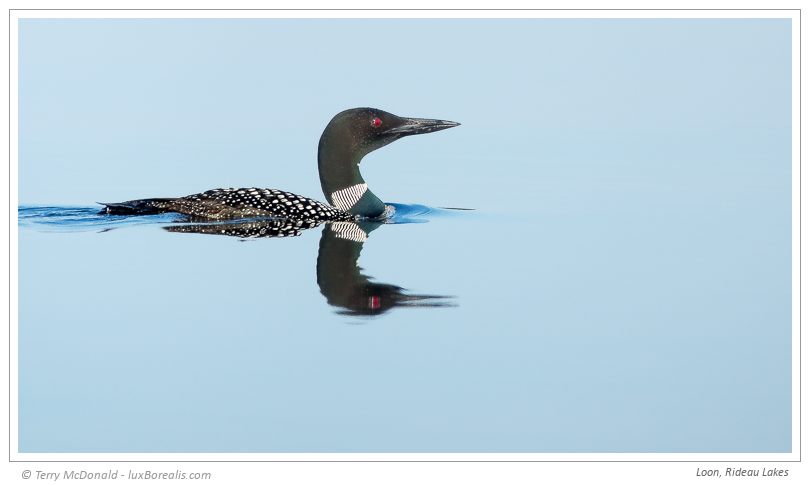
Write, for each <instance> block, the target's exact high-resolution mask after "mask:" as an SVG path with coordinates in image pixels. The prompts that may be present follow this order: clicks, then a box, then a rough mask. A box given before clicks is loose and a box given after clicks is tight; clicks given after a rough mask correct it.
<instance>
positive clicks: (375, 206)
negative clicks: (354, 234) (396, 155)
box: [318, 108, 459, 218]
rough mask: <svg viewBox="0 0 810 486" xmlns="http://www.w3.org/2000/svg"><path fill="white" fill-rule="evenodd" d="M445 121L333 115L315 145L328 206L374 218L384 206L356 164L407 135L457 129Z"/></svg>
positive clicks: (361, 111) (353, 112)
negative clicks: (370, 189)
mask: <svg viewBox="0 0 810 486" xmlns="http://www.w3.org/2000/svg"><path fill="white" fill-rule="evenodd" d="M458 125H459V124H458V123H456V122H452V121H447V120H432V119H427V118H404V117H400V116H397V115H394V114H392V113H388V112H386V111H383V110H379V109H376V108H352V109H350V110H346V111H342V112H340V113H338V114H337V115H335V116H334V117H333V118H332V120H331V121H330V122H329V124H328V125H326V128H325V129H324V131H323V135H321V140H320V143H319V144H318V170H319V172H320V176H321V188H322V189H323V193H324V195H325V196H326V199H327V200H328V201H329V203H330V204H332V205H333V206H336V207H338V208H340V209H343V210H344V211H348V212H349V213H352V214H357V215H359V216H363V217H368V218H375V217H379V216H381V215H382V214H383V213H384V212H385V204H383V202H382V201H380V199H379V198H377V197H376V196H375V195H374V194H373V193H372V192H371V191H369V190H368V186H366V184H365V181H364V180H363V177H362V176H361V175H360V170H359V165H360V161H361V160H362V159H363V157H364V156H365V155H367V154H368V153H369V152H372V151H374V150H377V149H378V148H380V147H384V146H386V145H388V144H389V143H391V142H393V141H395V140H398V139H400V138H402V137H407V136H408V135H419V134H422V133H430V132H436V131H439V130H444V129H445V128H451V127H455V126H458Z"/></svg>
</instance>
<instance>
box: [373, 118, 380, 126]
mask: <svg viewBox="0 0 810 486" xmlns="http://www.w3.org/2000/svg"><path fill="white" fill-rule="evenodd" d="M371 124H372V125H374V126H375V127H379V126H380V125H382V120H380V119H379V118H377V117H374V119H373V120H371Z"/></svg>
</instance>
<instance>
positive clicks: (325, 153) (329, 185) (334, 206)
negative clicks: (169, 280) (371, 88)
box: [102, 108, 458, 222]
mask: <svg viewBox="0 0 810 486" xmlns="http://www.w3.org/2000/svg"><path fill="white" fill-rule="evenodd" d="M457 125H458V123H456V122H451V121H445V120H430V119H422V118H402V117H398V116H396V115H392V114H391V113H387V112H385V111H382V110H378V109H375V108H354V109H351V110H346V111H343V112H341V113H338V114H337V115H335V117H334V118H332V121H330V122H329V124H328V125H327V126H326V128H325V129H324V131H323V135H321V139H320V142H319V144H318V172H319V174H320V178H321V188H322V189H323V193H324V195H325V196H326V199H327V201H328V202H329V203H330V204H331V205H330V204H324V203H322V202H320V201H316V200H314V199H310V198H307V197H304V196H299V195H297V194H293V193H290V192H285V191H280V190H277V189H259V188H238V189H234V188H231V189H212V190H210V191H206V192H202V193H199V194H192V195H190V196H184V197H178V198H151V199H136V200H132V201H124V202H120V203H104V205H105V208H104V209H103V210H102V212H104V213H109V214H156V213H166V212H172V213H179V214H183V215H185V216H188V217H190V218H192V219H200V220H231V219H240V218H255V217H267V218H279V219H285V220H298V221H318V222H323V221H353V220H358V219H381V218H384V217H385V216H386V212H387V207H386V205H385V204H384V203H383V202H382V201H381V200H380V199H379V198H378V197H377V196H376V195H374V193H372V192H371V191H370V190H369V189H368V185H367V184H366V182H365V181H364V180H363V177H362V176H361V175H360V168H359V165H360V161H361V160H362V158H363V157H364V156H365V155H367V154H368V153H370V152H371V151H373V150H376V149H378V148H380V147H383V146H385V145H388V144H389V143H391V142H393V141H395V140H398V139H400V138H402V137H405V136H408V135H417V134H420V133H429V132H435V131H438V130H443V129H445V128H451V127H454V126H457Z"/></svg>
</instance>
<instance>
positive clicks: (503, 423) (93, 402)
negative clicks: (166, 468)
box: [19, 19, 791, 452]
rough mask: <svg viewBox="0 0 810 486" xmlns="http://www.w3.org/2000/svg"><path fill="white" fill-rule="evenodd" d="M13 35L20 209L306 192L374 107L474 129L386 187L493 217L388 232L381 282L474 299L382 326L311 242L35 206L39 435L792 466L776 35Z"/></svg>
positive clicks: (393, 28)
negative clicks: (349, 302) (692, 456)
mask: <svg viewBox="0 0 810 486" xmlns="http://www.w3.org/2000/svg"><path fill="white" fill-rule="evenodd" d="M19 32H20V77H19V82H20V83H19V84H20V98H19V108H20V119H19V122H20V139H19V142H20V165H19V194H20V204H21V205H23V206H26V207H28V206H35V207H39V206H43V205H48V206H53V207H56V208H57V210H58V211H64V210H65V208H66V207H80V208H89V207H95V206H93V202H94V201H120V200H125V199H132V198H137V197H149V196H170V195H184V194H189V193H193V192H198V191H201V190H205V189H209V188H214V187H223V186H254V185H257V186H267V187H273V188H279V189H285V190H290V191H293V192H297V193H300V194H303V195H307V196H314V197H318V198H321V191H320V186H319V183H318V176H317V166H316V163H315V152H316V146H317V140H318V137H319V136H320V133H321V131H322V129H323V127H324V125H325V124H326V122H327V121H328V120H329V119H330V118H331V116H332V115H333V114H334V113H336V112H338V111H340V110H342V109H345V108H349V107H353V106H376V107H379V108H382V109H385V110H388V111H391V112H394V113H397V114H400V115H406V116H419V117H436V118H443V119H449V120H455V121H458V122H461V123H462V126H460V127H458V128H454V129H451V130H447V131H443V132H441V133H436V134H430V135H425V136H419V137H411V138H408V139H405V140H403V141H399V142H396V143H394V144H393V145H390V146H388V147H385V148H383V149H381V150H380V151H378V152H375V153H373V154H371V155H370V156H368V157H367V158H366V159H365V160H364V162H363V166H362V169H363V173H364V175H365V178H366V180H367V181H368V182H369V184H370V186H371V187H372V188H373V189H374V191H375V192H376V193H377V194H378V195H380V196H381V197H382V198H383V199H384V200H386V201H391V202H397V203H416V204H423V205H427V206H431V207H445V206H449V207H465V208H474V209H475V210H476V211H474V212H465V213H452V214H439V213H428V215H427V217H426V219H427V220H428V222H426V223H421V224H398V225H385V226H383V227H381V228H379V229H377V230H376V231H374V233H373V234H371V236H370V238H369V240H368V241H367V242H366V244H365V247H364V250H363V253H362V255H361V257H360V266H362V267H363V269H364V272H365V273H366V274H368V275H371V276H373V277H375V278H376V281H378V282H385V283H392V284H396V285H399V286H401V287H404V288H407V289H409V291H412V292H417V293H428V294H431V293H434V294H441V295H449V296H454V298H453V302H454V304H455V306H452V307H442V308H429V309H419V308H417V309H410V308H406V309H393V310H391V311H389V312H387V313H385V314H383V315H381V316H377V317H373V318H368V317H365V318H362V317H352V316H345V315H340V314H338V313H337V312H336V311H337V310H339V309H337V308H334V307H331V306H329V305H328V304H327V303H326V299H325V298H324V296H323V295H321V293H320V292H319V289H318V286H317V283H316V277H315V261H316V257H317V253H318V242H319V238H320V233H321V230H320V229H314V230H309V231H306V232H304V234H303V235H302V236H300V237H297V238H289V239H267V240H256V241H247V242H246V241H240V240H239V239H236V238H228V237H214V236H208V235H187V234H176V233H169V232H167V231H164V230H162V229H161V228H162V226H165V223H167V222H169V221H171V218H168V217H163V216H161V217H158V218H146V220H143V221H142V220H133V221H129V222H110V223H105V222H98V221H97V220H96V219H94V218H95V217H94V216H92V215H89V214H86V213H85V212H82V210H80V214H79V216H80V217H81V218H85V217H86V218H88V220H84V221H78V222H77V221H75V220H71V219H69V218H62V220H61V221H56V222H54V221H52V220H51V221H50V223H48V221H45V220H43V219H41V218H39V217H35V218H33V219H27V220H25V221H23V222H21V226H20V231H19V296H20V297H19V299H20V300H19V316H20V321H19V383H20V388H19V450H20V451H22V452H96V451H99V452H135V451H137V452H179V451H191V452H196V451H205V452H241V451H246V452H247V451H249V452H278V451H302V452H322V451H324V452H344V451H345V452H355V451H357V452H787V451H790V450H791V406H790V403H791V390H790V383H791V372H790V364H791V352H790V350H791V348H790V343H791V341H790V339H791V336H790V303H791V300H790V281H791V258H790V241H791V227H790V222H791V212H790V202H791V192H790V181H791V166H790V143H791V138H790V132H791V98H790V79H791V70H790V56H791V53H790V38H791V25H790V21H789V20H785V19H769V20H745V19H739V20H678V19H673V20H497V21H496V20H431V21H414V20H384V21H382V20H369V21H365V20H343V21H337V20H308V21H301V20H224V21H220V20H92V21H77V20H71V21H66V20H23V21H21V23H20V30H19ZM25 211H28V212H25ZM25 211H23V213H22V214H23V215H28V216H31V215H32V213H31V212H30V211H31V210H25ZM33 211H38V210H33ZM60 214H62V213H60ZM60 217H61V216H60ZM57 219H59V218H57ZM46 223H48V224H46ZM54 223H55V224H54ZM97 223H98V225H96V224H97ZM109 228H114V229H113V230H111V231H101V230H102V229H109Z"/></svg>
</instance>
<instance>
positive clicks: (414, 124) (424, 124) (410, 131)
mask: <svg viewBox="0 0 810 486" xmlns="http://www.w3.org/2000/svg"><path fill="white" fill-rule="evenodd" d="M404 121H405V124H404V125H400V126H398V127H394V128H392V129H390V130H387V131H386V132H385V133H386V134H389V133H391V134H400V135H403V136H405V135H418V134H420V133H430V132H437V131H439V130H444V129H445V128H453V127H457V126H459V125H461V123H456V122H454V121H447V120H431V119H429V118H405V119H404Z"/></svg>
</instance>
